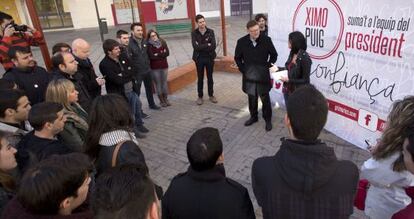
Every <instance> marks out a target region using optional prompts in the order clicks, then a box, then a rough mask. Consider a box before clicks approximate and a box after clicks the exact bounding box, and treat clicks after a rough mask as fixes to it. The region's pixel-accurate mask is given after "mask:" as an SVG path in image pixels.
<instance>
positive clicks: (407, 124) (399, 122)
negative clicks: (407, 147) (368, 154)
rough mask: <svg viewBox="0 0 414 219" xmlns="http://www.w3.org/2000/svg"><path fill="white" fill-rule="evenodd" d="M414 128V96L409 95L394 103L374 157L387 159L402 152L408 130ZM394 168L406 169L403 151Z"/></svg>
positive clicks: (396, 169)
mask: <svg viewBox="0 0 414 219" xmlns="http://www.w3.org/2000/svg"><path fill="white" fill-rule="evenodd" d="M413 128H414V96H407V97H405V98H404V99H403V100H397V101H395V102H394V104H393V105H392V110H391V112H390V114H389V115H388V118H387V123H386V127H385V130H384V133H383V134H382V137H381V139H380V141H379V143H378V145H377V147H376V149H375V150H374V152H373V154H372V155H373V157H374V159H376V160H379V159H385V158H387V157H389V156H391V155H392V154H394V153H396V152H401V151H402V150H403V143H404V140H405V138H406V137H407V136H408V130H409V129H413ZM393 170H394V171H396V172H400V171H403V170H406V167H405V165H404V158H403V156H402V153H401V154H400V156H399V157H398V159H397V160H396V161H395V162H394V163H393Z"/></svg>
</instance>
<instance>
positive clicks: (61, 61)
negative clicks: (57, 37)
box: [52, 52, 66, 69]
mask: <svg viewBox="0 0 414 219" xmlns="http://www.w3.org/2000/svg"><path fill="white" fill-rule="evenodd" d="M64 54H65V53H63V52H56V53H55V54H53V56H52V66H53V68H54V69H59V65H65V66H66V64H65V58H64V57H63V56H64Z"/></svg>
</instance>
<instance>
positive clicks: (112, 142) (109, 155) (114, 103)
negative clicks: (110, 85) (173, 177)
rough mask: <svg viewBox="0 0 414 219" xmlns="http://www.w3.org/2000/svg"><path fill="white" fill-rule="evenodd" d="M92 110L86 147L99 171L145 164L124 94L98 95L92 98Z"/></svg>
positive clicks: (99, 172)
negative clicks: (128, 164) (119, 166)
mask: <svg viewBox="0 0 414 219" xmlns="http://www.w3.org/2000/svg"><path fill="white" fill-rule="evenodd" d="M90 112H91V113H90V115H89V122H88V123H89V129H88V132H87V134H86V140H85V147H86V153H87V154H88V155H89V157H90V158H91V159H93V160H95V165H96V169H97V172H98V175H99V174H101V173H102V172H104V171H105V170H107V169H109V168H110V167H112V166H118V165H121V164H124V163H133V164H137V163H138V164H144V165H146V164H145V158H144V154H143V153H142V151H141V149H140V148H139V147H138V141H137V139H136V137H135V134H134V120H133V119H132V114H131V111H130V108H129V106H128V103H127V102H126V100H125V98H124V97H122V96H120V95H117V94H108V95H104V96H98V97H96V98H95V100H94V101H93V102H92V105H91V111H90ZM114 160H115V163H113V161H114Z"/></svg>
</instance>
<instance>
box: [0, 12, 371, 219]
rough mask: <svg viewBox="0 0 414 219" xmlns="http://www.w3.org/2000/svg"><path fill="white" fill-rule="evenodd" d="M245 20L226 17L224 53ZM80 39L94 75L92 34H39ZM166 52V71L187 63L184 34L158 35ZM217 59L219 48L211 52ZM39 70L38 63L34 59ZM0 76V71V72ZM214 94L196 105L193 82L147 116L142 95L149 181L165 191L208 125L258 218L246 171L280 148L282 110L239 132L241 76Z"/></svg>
mask: <svg viewBox="0 0 414 219" xmlns="http://www.w3.org/2000/svg"><path fill="white" fill-rule="evenodd" d="M247 20H248V18H243V17H242V18H240V17H230V18H227V26H226V29H227V39H228V41H227V43H228V52H229V54H232V53H233V52H234V48H235V44H236V41H237V39H238V38H239V37H240V36H242V35H244V34H245V33H246V32H245V29H244V25H245V23H246V22H247ZM207 23H208V26H209V27H211V28H213V29H214V30H215V33H216V38H217V42H218V45H219V46H220V43H221V42H222V40H221V28H220V26H219V23H220V21H219V19H217V18H213V19H208V20H207ZM120 28H123V29H125V30H128V28H129V27H128V26H121V27H119V26H118V27H116V28H110V29H109V31H110V33H109V34H107V35H105V38H114V37H115V32H116V31H117V30H118V29H120ZM77 37H82V38H85V39H86V40H87V41H89V42H90V43H91V45H92V48H91V57H90V58H91V60H92V62H93V63H94V65H95V70H97V71H99V69H98V65H99V62H100V60H101V59H102V58H103V52H102V48H101V46H102V44H101V42H100V38H99V34H98V31H97V29H84V30H65V31H59V32H48V33H45V38H46V41H47V43H48V46H49V49H51V47H52V45H54V44H55V43H57V42H67V43H69V44H70V42H71V41H72V40H73V39H75V38H77ZM164 38H165V39H166V40H167V42H168V45H169V47H170V54H171V55H170V57H168V62H169V65H170V68H171V69H172V68H174V67H177V66H179V65H182V64H186V63H188V62H190V61H191V55H192V48H191V42H190V35H189V34H185V35H183V34H181V35H176V36H164ZM33 52H34V55H35V57H41V56H40V50H39V49H38V48H34V49H33ZM217 52H218V54H219V55H221V54H222V50H221V49H220V48H218V49H217ZM37 60H38V61H39V64H40V65H43V62H42V61H41V59H40V58H37ZM0 72H2V71H1V70H0ZM214 74H215V76H214V79H215V93H216V94H215V95H216V97H217V98H218V101H219V103H217V104H212V103H210V102H209V101H208V100H207V99H205V103H204V104H203V105H202V106H198V105H196V104H195V99H196V98H197V96H196V88H195V86H196V85H195V83H194V84H192V85H190V86H188V87H186V88H185V89H183V90H181V91H179V92H176V93H175V94H173V95H171V97H170V99H171V102H172V104H173V106H171V107H168V108H164V109H163V110H162V111H153V110H149V109H148V108H147V104H146V103H147V102H146V100H145V96H144V95H142V99H141V100H142V101H143V103H144V104H143V105H144V110H145V111H146V112H147V113H149V114H151V117H150V118H149V119H147V120H145V122H146V126H147V127H148V128H149V129H150V130H151V131H150V133H149V134H148V136H147V138H146V139H143V140H141V141H140V146H141V148H142V150H143V151H144V154H145V156H146V159H147V163H148V165H149V168H150V172H151V176H152V177H153V178H154V179H155V181H156V182H157V183H158V184H160V185H161V186H162V187H163V188H164V190H165V189H167V187H168V185H169V182H170V180H171V179H172V178H173V177H174V176H175V175H176V174H177V173H179V172H182V171H185V170H186V168H187V166H188V160H187V156H186V151H185V145H186V142H187V140H188V138H189V137H190V135H191V134H192V133H193V132H194V131H195V130H196V129H198V128H201V127H206V126H212V127H216V128H218V129H219V130H220V133H221V137H222V140H223V143H224V156H225V167H226V172H227V176H229V177H231V178H233V179H235V180H236V181H238V182H240V183H241V184H243V185H244V186H246V187H247V188H248V189H249V192H250V197H251V199H252V200H253V203H254V207H255V210H256V213H257V216H258V218H261V212H260V209H258V206H257V203H256V201H255V198H254V195H253V193H252V190H251V180H250V171H251V165H252V162H253V160H254V159H255V158H257V157H260V156H264V155H272V154H274V153H275V152H276V151H277V150H278V149H279V145H280V138H281V137H284V136H286V135H287V131H286V129H285V128H284V125H283V116H284V111H283V110H282V109H275V110H273V119H272V123H273V126H274V128H273V130H272V131H271V132H266V131H265V130H264V121H263V120H259V122H258V123H256V124H254V125H252V126H251V127H244V126H243V123H244V121H245V120H246V119H248V116H249V115H248V109H247V97H246V95H245V94H244V93H243V92H242V91H241V77H240V75H238V74H230V73H220V72H216V73H214ZM321 139H323V140H324V141H325V142H327V143H328V145H329V146H332V147H334V149H335V152H336V154H337V156H338V157H339V158H340V159H347V160H352V161H353V162H355V163H356V164H357V165H358V166H360V165H361V164H362V162H363V161H364V160H365V159H367V158H368V153H367V152H366V151H363V150H361V149H359V148H357V147H355V146H353V145H351V144H349V143H347V142H345V141H343V140H341V139H339V138H337V137H336V136H334V135H332V134H330V133H329V132H326V131H324V132H323V133H322V134H321ZM353 218H365V217H364V216H363V213H361V212H356V213H355V214H354V215H353Z"/></svg>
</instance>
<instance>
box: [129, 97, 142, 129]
mask: <svg viewBox="0 0 414 219" xmlns="http://www.w3.org/2000/svg"><path fill="white" fill-rule="evenodd" d="M125 95H126V97H127V98H128V102H129V105H130V106H131V110H132V115H134V120H135V125H136V126H141V125H142V124H144V122H143V121H142V114H141V112H142V103H141V100H140V99H139V96H138V94H137V93H135V92H134V91H132V92H127V93H125Z"/></svg>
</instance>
